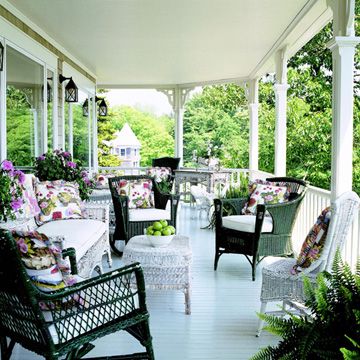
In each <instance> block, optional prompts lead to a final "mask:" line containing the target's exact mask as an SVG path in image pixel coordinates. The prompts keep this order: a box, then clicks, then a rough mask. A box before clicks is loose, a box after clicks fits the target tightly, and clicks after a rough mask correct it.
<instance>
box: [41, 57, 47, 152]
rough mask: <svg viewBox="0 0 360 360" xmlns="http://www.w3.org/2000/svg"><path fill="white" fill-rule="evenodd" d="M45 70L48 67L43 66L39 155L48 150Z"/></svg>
mask: <svg viewBox="0 0 360 360" xmlns="http://www.w3.org/2000/svg"><path fill="white" fill-rule="evenodd" d="M47 70H48V67H47V65H46V64H45V66H44V76H43V82H44V85H43V94H42V96H43V119H42V122H41V135H42V137H43V139H42V148H41V153H46V152H47V150H48V111H47V107H48V103H47V97H48V90H47Z"/></svg>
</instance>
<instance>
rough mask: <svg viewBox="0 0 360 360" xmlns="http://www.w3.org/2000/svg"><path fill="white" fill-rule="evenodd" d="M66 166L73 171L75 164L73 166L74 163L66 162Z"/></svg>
mask: <svg viewBox="0 0 360 360" xmlns="http://www.w3.org/2000/svg"><path fill="white" fill-rule="evenodd" d="M66 165H67V166H68V167H70V168H73V169H75V168H76V164H75V163H74V162H72V161H68V162H67V163H66Z"/></svg>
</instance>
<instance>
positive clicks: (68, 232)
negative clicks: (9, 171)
mask: <svg viewBox="0 0 360 360" xmlns="http://www.w3.org/2000/svg"><path fill="white" fill-rule="evenodd" d="M25 177H26V180H25V184H24V186H25V187H24V191H23V199H26V201H27V202H28V203H29V204H30V203H31V205H32V206H33V207H36V208H38V209H39V207H40V208H41V204H39V205H38V203H37V200H36V196H35V183H36V178H35V176H34V175H32V174H26V175H25ZM81 206H83V213H84V214H85V215H84V218H77V219H61V220H53V219H49V220H47V222H45V223H43V224H40V225H38V224H37V222H36V216H35V215H34V213H33V212H29V213H27V212H26V211H25V212H23V214H21V215H20V216H19V217H18V219H17V220H16V221H8V222H6V223H1V224H0V228H2V229H6V230H14V229H16V230H28V231H30V230H36V231H38V232H40V233H43V234H45V235H47V236H48V237H50V238H57V239H60V240H61V241H62V244H63V245H62V246H63V248H68V247H72V248H74V249H75V250H76V261H77V267H78V272H79V274H80V275H81V276H82V277H85V278H87V277H90V276H91V274H92V273H93V271H94V270H98V271H99V272H100V273H102V272H103V267H102V258H103V255H104V254H106V255H107V257H108V264H109V267H111V265H112V258H111V250H110V245H109V206H108V205H105V204H89V203H82V204H81Z"/></svg>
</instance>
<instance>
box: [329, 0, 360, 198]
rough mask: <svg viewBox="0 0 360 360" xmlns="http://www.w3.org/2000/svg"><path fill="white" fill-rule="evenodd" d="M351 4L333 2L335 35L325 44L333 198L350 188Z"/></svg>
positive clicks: (354, 39) (355, 40)
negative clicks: (329, 61) (328, 67)
mask: <svg viewBox="0 0 360 360" xmlns="http://www.w3.org/2000/svg"><path fill="white" fill-rule="evenodd" d="M354 6H355V4H354V1H353V0H344V1H340V2H334V3H333V12H334V23H333V27H334V37H333V39H331V40H330V42H329V43H328V48H329V49H330V50H331V52H332V59H333V65H332V66H333V84H332V85H333V86H332V92H333V95H332V150H331V197H332V200H334V199H335V198H336V197H338V196H339V195H340V194H342V193H343V192H345V191H349V190H351V189H352V175H353V166H352V160H353V106H354V95H353V86H354V77H353V76H354V55H355V47H356V45H357V44H358V43H359V42H360V38H359V37H355V36H354ZM337 35H338V36H337Z"/></svg>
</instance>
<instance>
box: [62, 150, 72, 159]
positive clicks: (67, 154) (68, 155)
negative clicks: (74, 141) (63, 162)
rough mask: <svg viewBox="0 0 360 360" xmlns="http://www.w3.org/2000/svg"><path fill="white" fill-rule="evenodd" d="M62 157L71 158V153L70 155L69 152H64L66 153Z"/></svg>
mask: <svg viewBox="0 0 360 360" xmlns="http://www.w3.org/2000/svg"><path fill="white" fill-rule="evenodd" d="M62 155H63V157H64V158H68V157H70V153H69V152H68V151H64V152H63V153H62Z"/></svg>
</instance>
